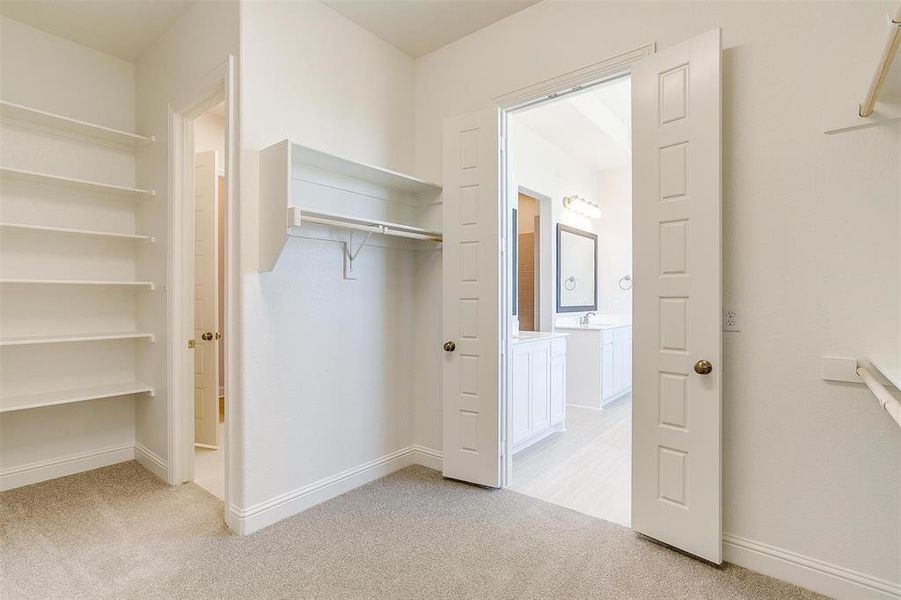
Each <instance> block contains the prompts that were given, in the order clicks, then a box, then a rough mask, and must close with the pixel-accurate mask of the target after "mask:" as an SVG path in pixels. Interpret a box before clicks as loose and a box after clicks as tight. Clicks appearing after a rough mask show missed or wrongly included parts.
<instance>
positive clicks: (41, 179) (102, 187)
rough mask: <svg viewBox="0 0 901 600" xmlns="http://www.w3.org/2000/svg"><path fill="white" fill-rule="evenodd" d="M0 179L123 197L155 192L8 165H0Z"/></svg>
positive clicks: (136, 196)
mask: <svg viewBox="0 0 901 600" xmlns="http://www.w3.org/2000/svg"><path fill="white" fill-rule="evenodd" d="M0 179H3V180H8V181H19V182H25V183H39V184H44V185H52V186H56V187H60V188H63V189H72V190H78V191H82V192H92V193H100V194H111V195H116V196H122V197H125V198H148V197H150V196H155V195H156V192H155V191H153V190H143V189H141V188H132V187H126V186H122V185H111V184H109V183H99V182H97V181H88V180H86V179H74V178H72V177H61V176H59V175H50V174H49V173H38V172H36V171H23V170H21V169H12V168H9V167H0Z"/></svg>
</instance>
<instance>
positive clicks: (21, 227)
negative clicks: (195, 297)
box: [0, 223, 156, 244]
mask: <svg viewBox="0 0 901 600" xmlns="http://www.w3.org/2000/svg"><path fill="white" fill-rule="evenodd" d="M0 229H11V230H13V231H36V232H45V233H54V234H62V235H75V236H84V237H99V238H112V239H121V240H133V241H136V242H148V243H151V244H152V243H153V242H155V241H156V238H154V237H152V236H149V235H137V234H134V233H115V232H112V231H94V230H90V229H70V228H68V227H48V226H46V225H27V224H25V223H0Z"/></svg>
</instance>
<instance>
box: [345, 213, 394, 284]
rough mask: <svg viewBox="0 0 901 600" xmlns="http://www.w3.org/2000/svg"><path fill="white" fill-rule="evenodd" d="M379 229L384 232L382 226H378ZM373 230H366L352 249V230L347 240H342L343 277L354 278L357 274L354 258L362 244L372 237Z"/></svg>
mask: <svg viewBox="0 0 901 600" xmlns="http://www.w3.org/2000/svg"><path fill="white" fill-rule="evenodd" d="M379 229H380V230H382V231H381V233H384V229H385V228H384V227H382V226H379ZM373 233H375V232H374V231H367V232H366V235H364V236H363V240H362V241H361V242H360V243H359V244H358V245H357V247H356V249H354V232H353V230H351V231H350V235H349V237H348V240H347V241H346V242H344V279H356V278H357V275H356V273H354V260H356V258H357V256H358V255H359V254H360V250H362V249H363V246H365V245H366V242H368V241H369V238H371V237H372V234H373Z"/></svg>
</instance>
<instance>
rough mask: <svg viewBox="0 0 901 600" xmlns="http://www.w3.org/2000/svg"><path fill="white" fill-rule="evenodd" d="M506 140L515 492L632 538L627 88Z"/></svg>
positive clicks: (586, 96) (590, 89)
mask: <svg viewBox="0 0 901 600" xmlns="http://www.w3.org/2000/svg"><path fill="white" fill-rule="evenodd" d="M507 136H508V152H507V154H506V160H507V165H506V168H507V173H508V176H509V179H510V181H512V182H514V188H513V189H512V190H511V191H510V192H509V197H511V199H512V198H515V201H514V202H513V205H514V211H515V213H514V214H513V215H511V226H512V227H513V228H514V231H513V235H512V236H511V237H512V239H513V240H514V242H513V243H514V244H515V247H514V248H513V252H512V255H513V261H512V266H511V269H512V270H513V272H511V274H510V275H511V277H510V281H512V282H513V285H512V287H513V290H512V292H513V298H512V299H511V300H512V301H511V304H510V305H511V307H513V311H511V312H512V313H513V314H511V315H510V319H511V325H510V330H511V331H512V332H513V336H512V351H511V360H510V361H508V363H507V364H508V368H509V369H510V373H509V380H510V381H511V386H510V394H509V395H508V403H509V406H508V407H507V410H508V411H509V413H510V420H511V423H512V433H511V437H512V453H513V458H512V465H511V468H512V473H511V474H510V478H509V481H510V482H511V485H510V486H509V487H510V488H511V489H513V490H516V491H518V492H520V493H523V494H526V495H530V496H533V497H537V498H540V499H542V500H545V501H548V502H552V503H554V504H559V505H562V506H566V507H568V508H571V509H574V510H577V511H579V512H583V513H586V514H589V515H592V516H595V517H599V518H602V519H605V520H609V521H613V522H616V523H619V524H621V525H625V526H630V524H631V511H630V508H631V470H632V461H631V446H632V440H631V424H632V394H631V391H632V386H631V380H632V365H631V362H632V350H631V342H632V296H631V279H632V275H631V274H632V221H631V211H632V196H631V176H632V173H631V165H632V154H631V86H630V78H629V77H628V76H625V77H620V78H617V79H613V80H608V81H605V82H603V83H599V84H597V85H593V86H586V87H584V88H582V89H580V90H579V91H578V92H574V93H570V94H566V95H561V96H558V97H555V98H553V99H547V100H544V101H542V102H539V103H535V104H530V105H528V106H526V107H523V108H521V109H519V110H513V111H509V112H508V115H507ZM539 198H544V199H546V202H547V210H546V213H547V214H546V216H545V218H542V215H541V210H540V207H541V206H542V202H541V200H539ZM542 242H544V243H542ZM541 265H546V267H545V269H541V268H540V266H541ZM542 306H543V307H544V308H545V309H547V310H545V311H542V310H540V308H538V307H542ZM542 312H543V313H544V314H546V315H547V316H546V318H544V319H540V318H538V315H539V313H542Z"/></svg>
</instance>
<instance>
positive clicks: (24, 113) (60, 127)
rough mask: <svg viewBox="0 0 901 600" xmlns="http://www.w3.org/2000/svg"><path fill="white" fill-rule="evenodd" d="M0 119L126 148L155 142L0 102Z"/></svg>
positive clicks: (129, 133)
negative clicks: (121, 145) (120, 145)
mask: <svg viewBox="0 0 901 600" xmlns="http://www.w3.org/2000/svg"><path fill="white" fill-rule="evenodd" d="M0 117H3V118H4V119H12V120H15V121H21V122H23V123H28V124H30V125H38V126H40V127H46V128H48V129H54V130H56V131H60V132H65V133H74V134H77V135H81V136H85V137H88V138H91V139H93V140H97V141H100V142H112V143H115V144H123V145H126V146H141V145H144V144H149V143H151V142H153V141H155V138H154V137H153V136H146V135H139V134H137V133H132V132H130V131H123V130H121V129H113V128H112V127H106V126H104V125H97V124H95V123H89V122H87V121H81V120H79V119H72V118H70V117H64V116H63V115H57V114H54V113H51V112H47V111H43V110H39V109H37V108H31V107H28V106H23V105H21V104H15V103H13V102H6V101H5V100H0Z"/></svg>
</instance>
